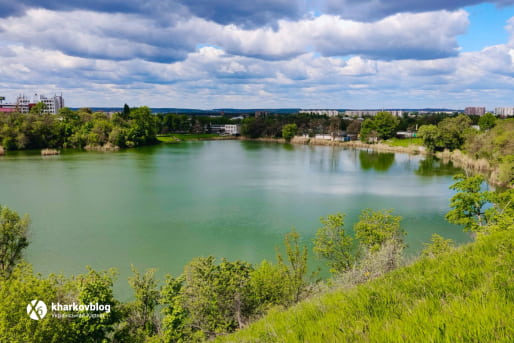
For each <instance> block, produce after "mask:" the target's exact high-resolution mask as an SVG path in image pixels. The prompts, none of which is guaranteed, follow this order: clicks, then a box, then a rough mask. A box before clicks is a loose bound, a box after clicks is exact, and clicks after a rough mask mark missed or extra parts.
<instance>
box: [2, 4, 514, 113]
mask: <svg viewBox="0 0 514 343" xmlns="http://www.w3.org/2000/svg"><path fill="white" fill-rule="evenodd" d="M61 92H62V93H63V96H64V98H65V102H66V105H67V106H71V107H80V106H122V105H123V104H124V103H128V104H129V105H131V106H140V105H147V106H150V107H189V108H203V109H210V108H219V107H237V108H278V107H300V108H422V107H448V108H463V107H465V106H486V107H487V108H488V109H493V108H494V107H496V106H514V0H491V1H489V2H482V1H481V0H454V1H451V0H431V1H426V0H237V1H236V0H146V1H140V0H110V1H107V0H68V1H57V0H37V1H36V0H16V1H13V0H0V96H5V97H6V98H7V100H8V101H11V102H12V101H15V97H16V95H17V94H20V93H24V94H26V95H32V94H34V93H42V94H47V95H53V94H54V93H61Z"/></svg>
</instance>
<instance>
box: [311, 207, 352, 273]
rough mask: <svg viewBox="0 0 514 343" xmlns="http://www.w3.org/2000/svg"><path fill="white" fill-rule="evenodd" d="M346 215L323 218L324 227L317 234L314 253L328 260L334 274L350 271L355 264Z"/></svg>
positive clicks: (340, 214) (339, 214)
mask: <svg viewBox="0 0 514 343" xmlns="http://www.w3.org/2000/svg"><path fill="white" fill-rule="evenodd" d="M344 217H345V214H342V213H337V214H333V215H328V216H327V218H321V219H320V221H321V224H323V227H321V228H319V229H318V231H317V232H316V238H315V239H314V252H315V253H316V254H317V255H318V256H319V257H322V258H324V259H326V260H328V263H329V266H330V271H331V272H332V273H342V272H345V271H347V270H349V269H350V268H351V267H352V265H353V263H354V262H355V256H354V252H353V239H352V237H351V236H349V235H348V234H347V233H346V232H345V229H344Z"/></svg>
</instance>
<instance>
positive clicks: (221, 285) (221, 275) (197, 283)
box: [181, 256, 253, 337]
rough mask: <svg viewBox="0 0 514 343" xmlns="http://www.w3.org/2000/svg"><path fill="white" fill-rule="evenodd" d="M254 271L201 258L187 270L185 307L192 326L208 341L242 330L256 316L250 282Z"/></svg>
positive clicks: (184, 294)
mask: <svg viewBox="0 0 514 343" xmlns="http://www.w3.org/2000/svg"><path fill="white" fill-rule="evenodd" d="M252 271H253V267H252V266H251V265H250V264H248V263H246V262H241V261H235V262H229V261H227V260H225V259H223V260H222V261H221V263H220V264H219V265H216V263H215V259H214V257H212V256H209V257H199V258H196V259H194V260H193V261H191V262H190V263H189V264H188V265H187V266H186V267H185V269H184V277H185V281H184V286H183V290H181V292H182V294H183V296H184V306H185V308H186V309H187V311H188V313H189V323H190V325H191V326H192V327H193V328H194V330H195V331H201V332H202V333H203V335H204V336H205V337H214V336H216V335H218V334H221V333H227V332H232V331H234V330H235V329H236V328H240V327H242V326H243V325H244V324H245V323H246V322H247V321H248V320H249V316H250V314H251V313H253V309H252V302H251V301H250V294H249V289H250V288H249V279H250V274H251V272H252Z"/></svg>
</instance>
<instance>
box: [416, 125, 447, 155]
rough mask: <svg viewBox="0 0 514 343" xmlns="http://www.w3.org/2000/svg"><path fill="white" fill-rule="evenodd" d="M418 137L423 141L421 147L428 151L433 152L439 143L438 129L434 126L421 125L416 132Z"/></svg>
mask: <svg viewBox="0 0 514 343" xmlns="http://www.w3.org/2000/svg"><path fill="white" fill-rule="evenodd" d="M418 136H419V137H421V139H422V140H423V145H424V146H425V147H426V148H427V149H428V150H429V151H435V150H436V148H438V147H439V146H440V145H441V143H440V141H439V129H438V128H437V126H435V125H432V124H430V125H423V126H421V127H420V128H419V130H418Z"/></svg>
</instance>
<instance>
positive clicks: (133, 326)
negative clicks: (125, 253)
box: [124, 266, 160, 342]
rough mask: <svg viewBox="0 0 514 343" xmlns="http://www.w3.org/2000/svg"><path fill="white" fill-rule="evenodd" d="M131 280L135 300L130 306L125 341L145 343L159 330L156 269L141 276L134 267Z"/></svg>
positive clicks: (158, 295) (158, 294)
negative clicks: (145, 339)
mask: <svg viewBox="0 0 514 343" xmlns="http://www.w3.org/2000/svg"><path fill="white" fill-rule="evenodd" d="M132 273H133V274H134V275H133V276H132V277H130V278H129V284H130V286H131V287H132V289H133V290H134V298H135V300H134V301H133V302H132V303H129V304H128V306H127V307H128V312H129V314H128V318H127V319H126V323H127V327H126V329H125V331H126V332H125V335H126V336H127V337H126V338H125V339H124V340H125V341H127V340H128V337H130V341H132V342H143V341H144V338H145V337H151V336H154V335H155V334H156V333H157V329H158V320H157V317H156V316H155V308H156V306H157V304H158V303H159V297H160V293H159V290H158V287H157V281H156V280H155V269H149V270H147V271H146V273H145V274H143V275H142V274H140V273H139V272H138V271H137V270H136V269H135V268H134V266H132Z"/></svg>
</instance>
